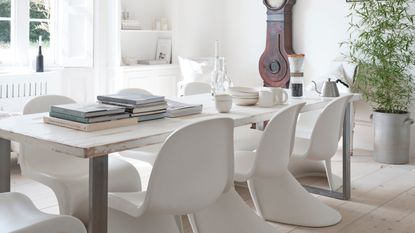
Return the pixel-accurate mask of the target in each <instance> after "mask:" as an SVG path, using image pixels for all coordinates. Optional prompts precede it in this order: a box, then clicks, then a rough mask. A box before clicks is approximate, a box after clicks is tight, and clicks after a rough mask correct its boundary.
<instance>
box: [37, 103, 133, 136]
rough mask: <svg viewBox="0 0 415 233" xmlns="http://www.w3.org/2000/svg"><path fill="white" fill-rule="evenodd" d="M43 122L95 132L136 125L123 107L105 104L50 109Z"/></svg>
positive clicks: (68, 105) (62, 106)
mask: <svg viewBox="0 0 415 233" xmlns="http://www.w3.org/2000/svg"><path fill="white" fill-rule="evenodd" d="M44 122H46V123H49V124H54V125H58V126H63V127H67V128H72V129H77V130H82V131H96V130H103V129H110V128H114V127H122V126H129V125H134V124H137V121H136V120H135V119H131V118H130V114H129V113H126V112H125V107H121V106H114V105H107V104H98V103H93V104H80V103H76V104H65V105H55V106H52V107H51V108H50V112H49V116H45V117H44Z"/></svg>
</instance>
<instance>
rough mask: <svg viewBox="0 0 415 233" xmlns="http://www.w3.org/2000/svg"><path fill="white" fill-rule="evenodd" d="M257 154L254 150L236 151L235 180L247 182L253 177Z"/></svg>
mask: <svg viewBox="0 0 415 233" xmlns="http://www.w3.org/2000/svg"><path fill="white" fill-rule="evenodd" d="M255 156H256V153H255V152H253V151H236V152H235V178H234V179H235V181H237V182H245V181H247V180H248V179H249V178H251V177H252V173H253V168H254V164H255Z"/></svg>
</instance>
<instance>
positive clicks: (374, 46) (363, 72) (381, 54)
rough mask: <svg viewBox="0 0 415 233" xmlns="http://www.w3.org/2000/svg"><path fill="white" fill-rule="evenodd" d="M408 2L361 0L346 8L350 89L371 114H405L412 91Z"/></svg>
mask: <svg viewBox="0 0 415 233" xmlns="http://www.w3.org/2000/svg"><path fill="white" fill-rule="evenodd" d="M409 10H410V1H408V0H383V1H379V0H364V1H360V2H353V3H352V4H351V7H350V11H351V13H350V14H349V15H348V17H349V18H350V27H349V34H350V38H349V40H348V41H347V42H344V43H343V44H344V45H347V46H348V47H349V57H350V59H351V61H352V62H353V63H355V64H358V67H359V69H358V72H357V75H356V80H355V85H354V87H353V89H354V90H355V91H358V92H361V93H362V94H363V96H364V98H365V99H366V100H367V101H368V102H369V103H370V104H371V105H372V107H373V108H374V110H375V111H378V112H384V113H406V112H408V109H409V107H410V103H411V99H412V96H413V93H414V90H415V84H414V81H415V80H414V72H415V69H414V65H415V26H414V15H413V14H411V13H410V12H409Z"/></svg>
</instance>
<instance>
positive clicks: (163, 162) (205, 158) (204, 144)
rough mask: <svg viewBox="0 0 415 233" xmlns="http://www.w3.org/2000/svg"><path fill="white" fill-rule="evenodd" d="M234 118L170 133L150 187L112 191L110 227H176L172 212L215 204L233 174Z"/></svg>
mask: <svg viewBox="0 0 415 233" xmlns="http://www.w3.org/2000/svg"><path fill="white" fill-rule="evenodd" d="M233 124H234V122H233V120H231V119H226V118H220V119H214V120H207V121H202V122H198V123H194V124H191V125H188V126H185V127H183V128H181V129H179V130H177V131H175V132H174V133H173V134H172V135H170V137H169V138H168V139H167V140H166V142H165V143H164V145H163V147H162V148H161V150H160V153H159V155H158V156H157V160H156V162H155V163H154V167H153V170H152V173H151V177H150V181H149V185H148V189H147V192H133V193H110V195H109V207H110V209H109V232H110V233H111V232H114V233H118V232H123V233H133V232H134V233H136V232H140V233H156V232H157V233H163V232H166V233H178V232H180V230H179V227H178V225H177V223H176V220H175V217H174V216H178V215H185V214H189V213H192V212H195V211H198V210H201V209H203V208H205V207H206V206H208V205H211V204H212V203H213V202H214V201H215V200H216V199H217V198H218V197H219V196H220V195H221V194H222V193H223V191H224V189H225V188H226V185H227V183H228V182H229V180H232V178H233V177H232V176H231V173H230V172H229V170H230V168H232V165H233ZM195 135H197V136H196V137H195Z"/></svg>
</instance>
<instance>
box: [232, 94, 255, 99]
mask: <svg viewBox="0 0 415 233" xmlns="http://www.w3.org/2000/svg"><path fill="white" fill-rule="evenodd" d="M232 97H233V98H234V99H235V98H237V99H258V98H259V96H253V95H232Z"/></svg>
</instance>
